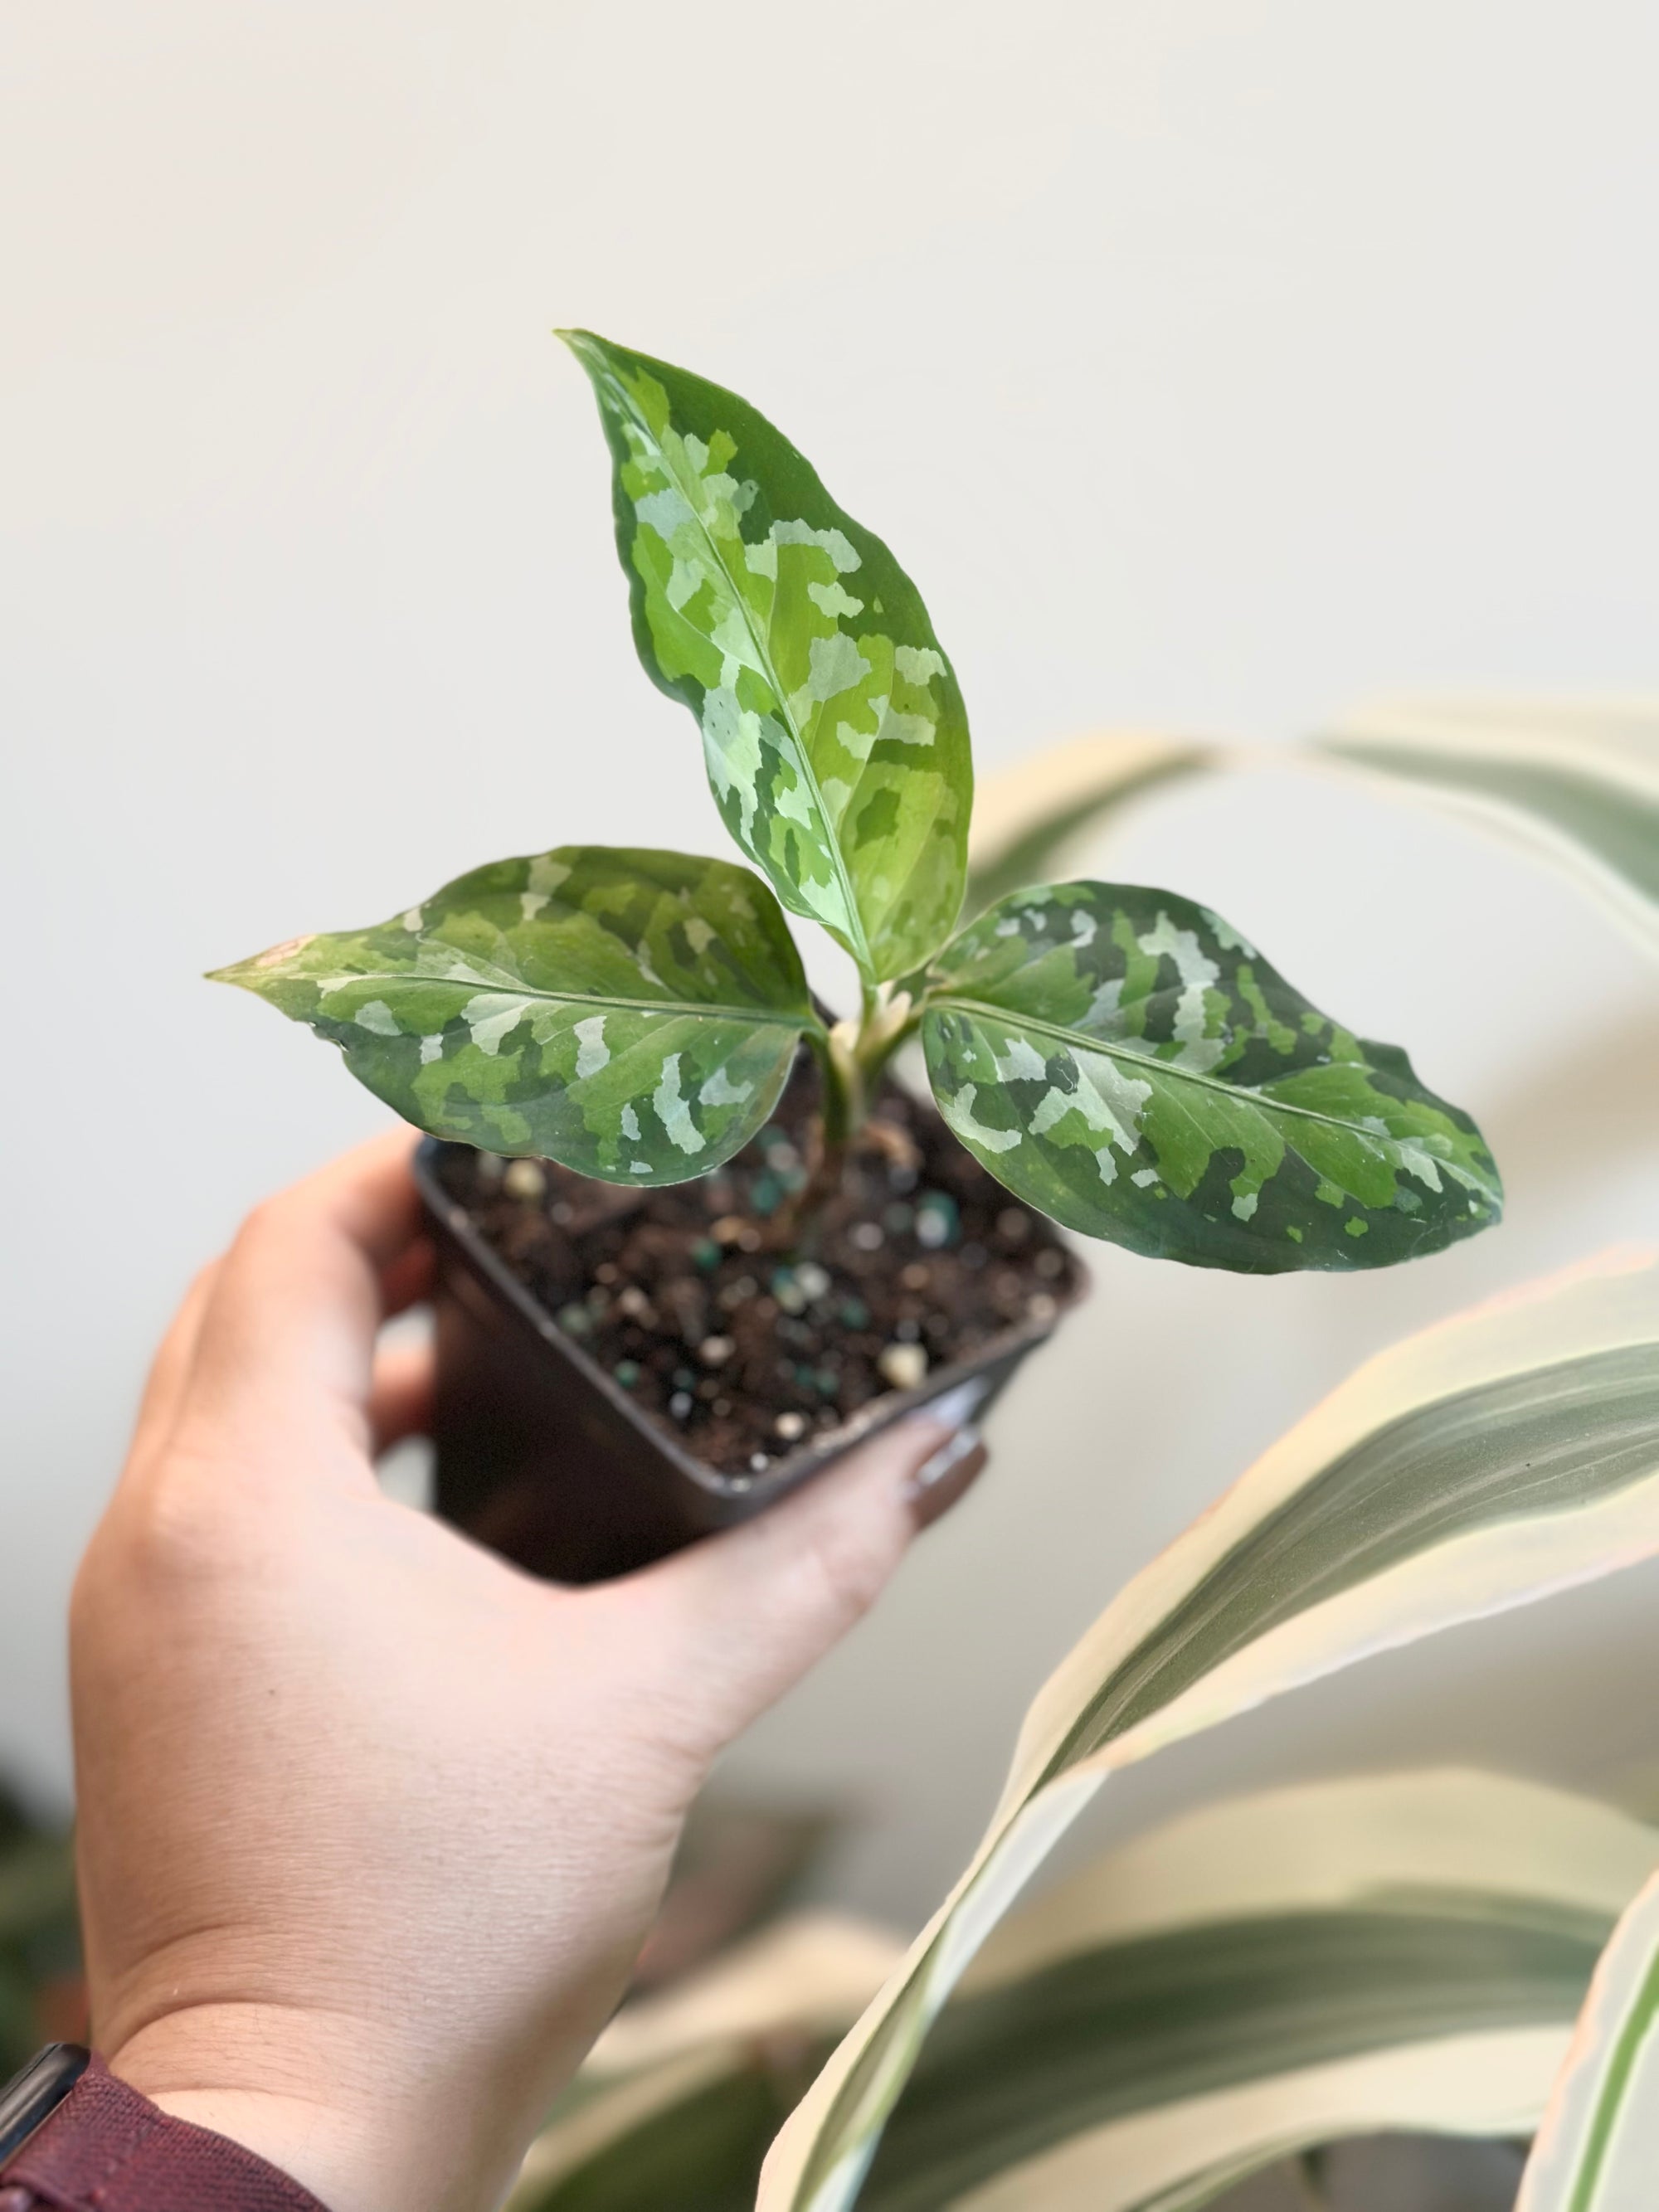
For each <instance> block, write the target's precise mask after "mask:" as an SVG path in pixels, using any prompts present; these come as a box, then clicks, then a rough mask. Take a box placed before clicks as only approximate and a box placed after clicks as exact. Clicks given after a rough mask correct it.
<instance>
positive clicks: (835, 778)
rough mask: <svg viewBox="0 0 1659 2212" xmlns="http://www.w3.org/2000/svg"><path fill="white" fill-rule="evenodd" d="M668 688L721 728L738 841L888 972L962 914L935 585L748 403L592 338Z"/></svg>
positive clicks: (628, 561)
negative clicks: (925, 594) (904, 562)
mask: <svg viewBox="0 0 1659 2212" xmlns="http://www.w3.org/2000/svg"><path fill="white" fill-rule="evenodd" d="M562 336H563V337H565V339H566V342H567V343H568V344H569V346H570V347H571V349H572V350H573V351H574V353H575V355H576V356H577V358H578V359H579V360H580V362H581V364H582V366H583V368H585V369H586V371H587V374H588V375H589V376H590V378H591V379H592V383H593V389H594V391H595V392H596V393H597V395H598V398H599V412H600V416H601V418H602V420H603V422H604V424H605V436H606V438H607V439H608V440H609V441H610V445H611V454H612V457H613V459H614V461H615V464H616V469H615V507H616V516H617V549H618V550H619V552H620V553H621V556H622V562H623V568H625V569H626V571H627V572H628V576H629V586H630V589H631V592H632V597H633V607H634V639H635V644H636V646H637V647H638V648H639V654H640V659H641V660H642V661H643V663H644V664H645V667H646V670H647V673H648V674H649V675H650V676H651V677H652V678H653V679H654V681H655V682H656V683H658V684H659V685H660V686H661V687H662V689H663V690H665V691H667V692H669V693H671V695H672V696H674V697H675V698H678V699H683V700H684V702H685V703H686V705H687V706H688V707H690V709H691V711H692V713H693V714H695V715H696V718H697V720H698V723H699V726H701V728H702V741H703V751H704V755H705V757H706V759H707V761H708V779H709V782H710V784H711V785H712V786H713V788H714V797H715V799H716V801H717V803H718V805H719V806H720V813H721V815H722V817H724V819H725V822H726V827H727V829H730V831H731V832H732V836H734V837H735V838H736V839H737V841H738V844H739V845H741V846H742V848H743V849H744V852H745V853H747V854H750V856H751V858H753V859H754V860H756V861H757V862H758V863H759V865H760V866H762V867H763V868H764V869H765V871H766V872H767V874H768V875H769V877H770V878H771V879H772V881H773V883H774V884H775V886H776V888H777V891H778V896H780V897H781V899H782V901H783V902H784V904H785V905H786V906H787V907H790V908H793V910H794V912H795V913H797V914H802V915H810V916H811V919H812V920H813V921H819V922H822V923H823V926H824V927H825V928H827V929H829V930H830V931H831V932H833V933H834V934H835V935H836V937H837V938H839V939H840V940H841V942H842V944H843V945H845V946H846V947H847V949H848V951H849V952H851V953H852V955H853V957H854V959H855V960H857V961H858V963H859V964H860V967H861V968H862V969H864V971H865V973H866V975H870V976H872V977H873V978H875V979H876V980H878V981H880V980H884V979H886V978H889V977H891V976H895V975H902V974H903V973H905V972H906V971H907V970H908V969H911V968H914V967H915V966H916V965H917V964H918V963H920V962H921V961H922V960H924V959H926V958H927V955H928V954H929V953H930V952H932V951H934V950H935V948H936V947H937V946H938V945H939V944H940V943H942V942H943V940H944V939H945V937H946V936H947V935H948V933H949V932H950V931H951V928H952V927H953V926H954V924H955V922H956V919H957V911H958V909H959V908H960V906H961V903H962V891H963V878H964V876H965V873H966V869H967V836H968V816H969V808H970V806H971V805H972V799H973V767H972V762H971V759H970V756H969V744H968V720H967V715H966V713H965V711H964V709H963V703H962V695H961V693H960V691H959V690H957V680H956V678H955V676H954V674H953V673H952V672H951V665H950V663H949V661H947V660H946V659H945V654H944V653H943V651H942V650H941V648H940V646H939V640H938V639H937V638H936V637H935V636H934V635H933V625H932V624H931V623H929V621H928V619H927V609H926V608H925V607H924V606H923V605H922V603H921V596H920V594H919V593H918V592H917V591H916V588H915V585H914V584H913V583H912V582H911V581H910V580H909V578H908V576H907V575H906V574H904V571H903V570H902V568H900V567H899V565H898V563H897V562H896V561H895V560H894V558H893V556H892V555H891V554H890V552H889V551H888V550H887V548H886V546H885V545H884V544H882V542H881V540H880V538H876V537H873V536H872V534H871V532H869V531H867V530H866V529H864V528H863V527H862V526H861V525H860V524H859V523H857V522H854V520H853V518H852V517H851V516H850V515H849V514H847V513H844V512H843V511H842V508H840V507H837V506H836V502H835V501H834V500H832V499H831V498H830V496H829V493H828V492H827V491H826V490H825V489H824V488H823V484H822V483H820V482H819V481H818V478H817V473H816V472H815V471H814V470H813V469H812V468H811V465H810V464H809V463H808V462H807V461H806V460H805V459H804V458H803V457H802V456H801V455H800V454H799V453H797V452H796V450H795V448H794V447H793V446H792V445H791V444H790V443H789V441H788V440H787V438H785V437H784V436H783V435H781V433H780V432H779V431H777V430H775V429H774V428H773V427H772V425H771V424H770V423H769V422H767V420H766V419H765V417H764V416H762V415H759V414H757V412H756V410H754V409H753V408H752V407H750V405H749V404H748V403H747V402H746V401H745V400H742V399H739V398H738V397H737V395H736V393H735V392H726V391H723V390H722V389H721V387H720V386H719V385H717V384H709V383H707V382H705V381H704V380H703V379H702V377H700V376H692V375H690V374H688V372H687V371H686V370H684V369H683V368H673V367H671V365H670V363H668V362H662V361H653V360H652V359H650V358H649V357H648V356H646V355H644V354H636V353H629V351H628V350H627V349H625V348H624V347H622V346H617V345H612V344H611V343H609V342H608V341H607V340H605V339H604V338H599V337H593V336H592V334H591V333H590V332H588V331H565V332H563V333H562Z"/></svg>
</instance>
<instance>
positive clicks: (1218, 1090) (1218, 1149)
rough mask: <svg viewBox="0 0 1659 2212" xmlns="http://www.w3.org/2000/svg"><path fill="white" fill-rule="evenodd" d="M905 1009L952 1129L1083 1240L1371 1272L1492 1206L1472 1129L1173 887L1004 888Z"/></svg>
mask: <svg viewBox="0 0 1659 2212" xmlns="http://www.w3.org/2000/svg"><path fill="white" fill-rule="evenodd" d="M922 1039H923V1042H924V1045H925V1047H926V1049H927V1072H928V1074H929V1076H930V1077H931V1079H932V1081H933V1091H934V1094H935V1096H936V1097H938V1099H939V1106H940V1109H941V1110H942V1112H943V1113H944V1115H945V1120H946V1121H948V1122H949V1123H950V1125H951V1128H952V1129H953V1130H954V1131H955V1132H956V1133H957V1136H958V1137H960V1138H961V1139H962V1141H963V1144H964V1145H966V1146H967V1147H968V1149H969V1152H972V1153H974V1154H975V1157H976V1158H979V1159H981V1160H982V1161H983V1162H984V1164H985V1165H986V1166H987V1168H988V1169H989V1170H991V1172H992V1174H993V1175H994V1176H999V1177H1000V1180H1001V1181H1002V1182H1006V1184H1007V1185H1008V1187H1009V1188H1010V1189H1011V1190H1013V1191H1015V1192H1017V1193H1018V1195H1019V1196H1020V1197H1021V1198H1023V1199H1024V1200H1027V1201H1028V1202H1029V1203H1030V1204H1031V1205H1033V1206H1039V1207H1041V1208H1042V1211H1043V1212H1045V1213H1049V1214H1052V1215H1053V1216H1054V1218H1055V1219H1056V1220H1058V1221H1062V1222H1064V1223H1065V1224H1066V1226H1067V1228H1070V1229H1077V1230H1080V1231H1083V1232H1084V1234H1085V1235H1086V1236H1091V1237H1110V1238H1111V1239H1113V1240H1114V1242H1115V1243H1120V1244H1127V1245H1128V1246H1129V1248H1130V1249H1132V1250H1133V1251H1137V1252H1145V1253H1149V1254H1152V1255H1153V1256H1155V1257H1157V1258H1160V1259H1169V1260H1183V1261H1187V1262H1188V1264H1190V1265H1192V1266H1194V1267H1231V1268H1236V1269H1238V1270H1240V1271H1242V1272H1243V1273H1258V1274H1273V1273H1279V1272H1280V1271H1281V1270H1283V1269H1285V1268H1291V1267H1387V1266H1389V1264H1391V1263H1392V1262H1393V1261H1397V1260H1407V1259H1412V1258H1415V1257H1417V1256H1418V1255H1420V1254H1423V1253H1426V1252H1437V1251H1439V1250H1440V1249H1442V1248H1443V1246H1445V1245H1447V1244H1449V1243H1453V1242H1454V1241H1455V1240H1456V1239H1457V1238H1459V1237H1468V1236H1472V1235H1473V1234H1474V1232H1475V1231H1477V1230H1480V1229H1484V1228H1486V1227H1487V1226H1488V1225H1490V1224H1491V1223H1492V1222H1493V1221H1495V1220H1497V1218H1498V1215H1499V1212H1501V1210H1502V1206H1503V1187H1502V1185H1501V1183H1500V1182H1499V1181H1498V1170H1497V1169H1496V1168H1495V1167H1494V1165H1493V1164H1492V1157H1491V1155H1490V1153H1489V1152H1487V1150H1486V1146H1485V1144H1484V1143H1483V1141H1482V1139H1481V1137H1480V1132H1479V1130H1478V1129H1476V1127H1475V1126H1474V1123H1473V1122H1472V1121H1470V1120H1469V1118H1468V1115H1466V1114H1462V1113H1460V1112H1459V1111H1458V1110H1457V1109H1456V1108H1455V1107H1452V1106H1448V1105H1447V1104H1446V1103H1445V1102H1444V1101H1443V1100H1442V1099H1439V1098H1437V1097H1435V1096H1434V1094H1433V1093H1432V1092H1431V1091H1427V1090H1425V1088H1424V1086H1423V1085H1421V1084H1420V1083H1419V1081H1418V1079H1417V1078H1416V1076H1415V1075H1414V1074H1413V1072H1412V1066H1411V1063H1410V1061H1409V1060H1407V1058H1406V1055H1405V1054H1404V1053H1403V1052H1401V1051H1399V1050H1397V1049H1396V1048H1395V1047H1394V1046H1392V1045H1379V1044H1368V1043H1365V1042H1363V1041H1362V1040H1360V1039H1358V1038H1357V1037H1354V1036H1351V1035H1350V1034H1349V1032H1348V1031H1347V1030H1345V1029H1342V1028H1341V1027H1340V1026H1339V1024H1336V1023H1335V1022H1334V1021H1331V1020H1329V1019H1328V1018H1327V1017H1326V1016H1325V1015H1323V1014H1322V1013H1319V1012H1316V1010H1315V1009H1314V1008H1313V1007H1312V1006H1310V1005H1309V1003H1308V1001H1307V1000H1305V999H1304V998H1303V997H1302V995H1301V994H1300V993H1299V992H1297V991H1295V990H1293V989H1292V988H1291V986H1290V985H1289V984H1288V983H1287V982H1285V980H1284V978H1283V977H1282V976H1281V975H1279V974H1278V973H1277V972H1276V970H1275V969H1273V968H1271V967H1269V966H1268V964H1267V962H1266V961H1265V960H1263V959H1262V958H1261V956H1260V954H1258V953H1257V951H1255V947H1254V946H1253V945H1249V944H1248V943H1246V941H1245V940H1244V939H1243V938H1242V937H1240V936H1239V934H1238V933H1237V931H1236V930H1233V929H1231V928H1229V927H1228V926H1227V924H1226V923H1225V922H1224V921H1221V920H1220V919H1219V917H1218V915H1213V914H1212V913H1210V911H1209V910H1208V908H1205V907H1200V906H1195V905H1194V903H1193V902H1192V901H1191V900H1190V899H1185V898H1180V897H1178V896H1176V895H1175V894H1174V893H1172V892H1169V891H1158V890H1139V889H1136V888H1133V887H1131V886H1128V885H1125V884H1096V883H1073V884H1056V885H1052V886H1040V887H1037V888H1036V889H1032V890H1023V891H1016V892H1013V893H1012V894H1011V896H1008V897H1007V898H1006V899H1003V900H1002V901H1001V902H1000V903H999V904H998V905H996V906H994V907H993V908H991V910H990V911H989V913H988V914H986V915H981V918H980V920H979V921H976V922H975V923H974V924H973V925H972V926H971V927H969V929H967V930H964V931H963V934H962V935H961V936H960V937H959V938H957V940H956V941H955V943H954V944H952V945H949V946H947V947H946V949H945V951H944V952H942V953H941V954H940V955H939V958H938V960H937V961H936V962H935V963H934V964H933V969H932V970H931V972H930V976H929V985H928V997H927V1014H926V1018H925V1020H924V1022H923V1025H922Z"/></svg>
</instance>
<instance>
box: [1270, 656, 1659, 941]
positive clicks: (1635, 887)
mask: <svg viewBox="0 0 1659 2212" xmlns="http://www.w3.org/2000/svg"><path fill="white" fill-rule="evenodd" d="M1314 750H1315V756H1316V757H1320V756H1322V757H1324V758H1326V759H1327V760H1331V761H1336V762H1340V763H1342V764H1343V765H1344V766H1345V767H1347V768H1349V769H1357V770H1358V771H1360V772H1361V773H1362V774H1364V775H1367V776H1369V777H1370V778H1372V779H1373V780H1375V781H1377V782H1378V784H1379V785H1380V787H1383V788H1384V789H1389V788H1392V789H1394V790H1395V791H1397V792H1399V793H1401V795H1402V796H1403V795H1410V796H1412V797H1414V798H1418V799H1427V800H1429V801H1430V802H1431V803H1432V804H1434V805H1438V806H1441V807H1444V808H1447V809H1449V810H1450V811H1453V812H1455V813H1457V814H1460V815H1462V816H1464V817H1467V818H1468V819H1470V820H1473V821H1475V822H1478V823H1480V824H1482V825H1483V826H1484V827H1486V828H1487V829H1495V830H1497V831H1498V832H1499V833H1500V834H1501V835H1504V836H1508V837H1509V838H1510V839H1511V840H1512V841H1513V842H1516V843H1518V844H1520V845H1522V846H1523V847H1524V848H1527V849H1528V850H1529V851H1531V852H1534V853H1535V854H1538V855H1539V856H1540V857H1541V858H1542V859H1544V860H1547V861H1549V862H1550V863H1551V864H1552V865H1553V866H1555V867H1557V868H1559V870H1560V871H1561V872H1563V873H1564V874H1565V875H1566V876H1568V877H1569V878H1571V879H1572V880H1573V881H1574V882H1576V883H1578V884H1582V885H1583V888H1584V889H1585V890H1588V891H1589V894H1590V895H1591V896H1592V897H1594V898H1595V899H1597V900H1599V901H1600V902H1601V904H1602V905H1603V906H1605V907H1607V908H1608V909H1609V910H1610V911H1611V912H1612V913H1613V915H1615V916H1616V917H1617V918H1618V919H1619V920H1620V921H1622V922H1623V923H1624V924H1625V926H1626V927H1627V928H1628V929H1630V930H1631V931H1632V933H1633V934H1634V935H1635V936H1636V937H1637V938H1638V939H1639V940H1640V941H1641V942H1642V943H1643V944H1644V945H1645V946H1646V947H1647V948H1648V950H1649V951H1659V702H1654V701H1652V700H1632V701H1628V702H1619V701H1607V700H1595V699H1581V700H1560V701H1550V700H1527V699H1486V700H1483V699H1462V700H1459V699H1425V700H1401V701H1397V702H1383V703H1381V704H1379V705H1377V706H1376V707H1373V708H1367V709H1365V710H1364V712H1361V713H1358V714H1352V715H1350V716H1348V717H1347V718H1346V720H1343V721H1341V722H1340V723H1339V724H1338V725H1337V726H1335V727H1334V729H1332V730H1331V731H1329V732H1327V733H1326V734H1324V735H1323V736H1322V737H1321V738H1319V739H1318V740H1317V742H1316V747H1315V749H1314ZM1289 757H1291V758H1294V757H1295V756H1294V755H1291V756H1289Z"/></svg>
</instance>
